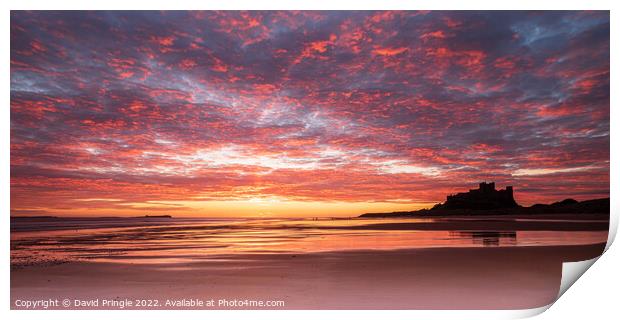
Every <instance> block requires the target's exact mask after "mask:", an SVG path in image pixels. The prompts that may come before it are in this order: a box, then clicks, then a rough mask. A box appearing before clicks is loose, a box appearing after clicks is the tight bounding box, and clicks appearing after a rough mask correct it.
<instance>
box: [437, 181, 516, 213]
mask: <svg viewBox="0 0 620 320" xmlns="http://www.w3.org/2000/svg"><path fill="white" fill-rule="evenodd" d="M518 207H520V206H519V205H518V204H517V202H516V201H515V199H514V197H513V191H512V186H507V187H506V189H502V190H495V182H489V183H486V182H481V183H480V185H479V188H478V189H471V190H469V192H460V193H457V194H453V195H449V196H448V197H447V198H446V202H444V203H440V204H437V205H435V206H434V207H433V209H432V210H436V209H448V210H452V209H471V210H489V209H504V208H518Z"/></svg>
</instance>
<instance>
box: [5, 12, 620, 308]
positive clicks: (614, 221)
mask: <svg viewBox="0 0 620 320" xmlns="http://www.w3.org/2000/svg"><path fill="white" fill-rule="evenodd" d="M7 2H8V1H5V2H3V4H2V7H3V9H4V10H3V15H2V20H3V24H2V27H3V29H4V32H3V33H2V36H3V38H4V39H3V40H4V43H5V49H4V50H3V52H2V55H3V58H4V60H3V61H5V63H4V65H3V66H2V67H3V68H2V75H1V77H2V80H3V83H4V84H5V88H6V89H5V91H4V92H3V95H4V101H5V104H4V107H3V108H2V111H0V112H2V113H1V116H0V135H1V138H0V150H2V152H0V164H1V169H0V185H1V187H2V192H0V204H1V205H2V208H3V209H4V210H2V212H3V215H4V217H3V219H4V220H3V221H4V224H3V228H2V230H3V231H2V232H3V235H4V239H5V242H4V246H2V249H1V250H2V251H1V252H2V255H3V257H4V261H3V263H1V264H0V272H1V273H2V275H1V279H2V280H3V281H2V282H1V283H2V284H3V285H4V286H5V287H4V288H3V289H4V290H1V291H0V292H1V296H0V305H1V306H3V307H2V310H1V312H2V313H4V314H5V316H4V317H3V318H4V319H30V318H34V319H83V318H92V319H107V318H108V317H110V316H127V317H132V316H134V317H135V316H138V315H141V316H142V315H146V316H148V317H149V318H152V319H170V318H172V317H182V318H184V319H205V318H217V319H238V318H252V319H290V318H299V319H315V318H317V317H321V318H323V317H338V318H340V317H346V318H349V317H351V318H357V319H375V318H377V317H382V318H394V319H400V318H412V317H420V318H424V319H446V318H458V319H500V318H517V317H528V316H533V315H536V314H539V313H541V312H543V311H545V310H546V309H547V307H542V308H537V309H530V310H516V311H511V310H507V311H496V310H493V311H409V310H407V311H234V310H233V311H176V310H174V311H150V312H149V313H148V315H147V314H145V313H143V311H105V312H102V311H9V310H8V309H9V304H10V298H9V293H10V286H9V285H8V284H9V280H10V277H9V265H10V261H9V245H8V244H9V243H10V234H9V221H8V219H9V212H10V210H9V208H10V205H9V201H10V199H9V198H10V197H9V196H10V192H9V185H10V179H9V177H10V157H9V153H8V152H7V151H8V150H10V120H9V119H10V108H9V105H10V94H9V92H10V65H9V61H10V48H9V45H8V44H10V11H9V10H75V9H80V10H87V9H88V10H103V9H124V10H199V9H203V10H239V9H250V10H258V9H260V10H287V9H288V10H290V9H298V10H373V9H376V10H396V9H402V10H414V9H416V10H611V20H612V23H611V29H612V30H611V34H612V35H614V34H616V35H617V34H618V32H617V31H618V30H617V27H616V24H615V22H616V21H617V17H618V14H616V10H615V6H614V4H615V3H614V2H613V1H603V0H589V1H576V0H563V1H540V0H512V1H491V0H468V1H463V0H439V1H438V0H416V1H412V0H393V1H389V0H384V1H376V0H347V1H334V0H329V1H328V0H314V1H300V0H270V1H264V2H263V3H259V2H258V1H251V0H226V1H219V2H215V1H209V2H206V1H188V0H175V1H165V0H151V1H148V2H146V1H145V2H139V1H135V2H134V3H129V2H128V1H126V0H125V1H121V0H108V1H105V2H103V3H96V2H94V1H83V0H65V1H59V0H57V1H44V0H36V1H35V0H20V1H19V2H18V1H13V2H12V3H7ZM617 52H618V50H617V43H616V42H614V41H613V37H612V42H611V56H614V53H617ZM611 71H612V72H611V84H612V86H613V84H614V83H616V81H614V77H615V75H617V74H618V73H617V71H618V70H617V67H616V64H614V63H613V60H612V65H611ZM612 93H613V90H612ZM617 102H618V99H617V95H614V94H612V96H611V105H612V106H614V105H617ZM615 125H618V115H617V112H615V111H614V109H613V108H612V109H611V128H612V129H611V130H612V132H613V131H614V128H615ZM610 147H611V151H612V152H611V163H612V164H613V163H615V160H616V159H618V154H619V152H620V151H618V150H620V143H618V140H612V141H611V146H610ZM618 181H619V180H618V170H617V168H615V167H614V166H613V165H612V167H611V208H612V214H611V226H610V235H609V239H610V241H609V242H608V247H609V245H610V244H611V240H613V238H614V237H615V234H616V231H617V226H618V212H620V211H619V210H618V209H620V202H619V201H617V199H618V198H617V195H618V190H617V189H618V188H617V182H618ZM611 251H614V250H611ZM616 251H617V250H616ZM601 260H605V261H606V262H605V263H606V264H609V265H607V266H605V267H606V268H605V270H607V272H609V274H607V277H610V278H611V279H615V278H617V277H616V276H615V274H614V273H613V270H618V268H619V266H620V263H619V261H618V260H619V259H618V254H617V253H614V256H613V257H604V258H602V259H601ZM613 263H615V267H613V265H612V264H613ZM595 269H597V266H595ZM598 269H603V268H598ZM598 276H603V275H598ZM601 279H607V278H606V277H604V276H603V277H602V278H599V281H602V280H601ZM607 284H608V283H607V282H606V281H605V282H602V283H599V284H598V287H595V288H596V289H594V290H597V289H601V290H597V291H599V293H600V294H604V293H601V292H608V294H614V293H615V292H617V289H616V288H615V287H612V289H611V291H609V286H608V285H607ZM617 284H618V283H617V280H616V281H615V285H617ZM613 285H614V284H612V286H613ZM568 295H571V290H569V292H568ZM582 296H583V297H592V298H591V299H590V300H591V301H590V305H596V303H593V301H600V300H601V299H602V297H601V296H598V294H597V293H592V294H591V295H582ZM609 301H611V300H609ZM587 303H588V301H583V300H580V301H579V303H576V304H572V305H564V306H562V307H565V308H564V309H565V311H564V312H561V310H560V312H555V311H554V314H555V315H556V316H558V317H559V318H563V317H566V316H568V317H570V318H572V317H571V315H572V314H573V311H574V310H582V308H583V307H584V304H585V305H586V306H587V305H588V304H587ZM559 304H562V303H559ZM560 307H561V306H556V307H554V308H553V309H559V308H560ZM598 307H601V306H600V305H599V306H598ZM586 308H587V307H586ZM607 308H608V310H609V313H604V312H603V313H600V312H598V314H600V315H607V317H606V318H608V319H611V318H612V317H613V316H611V315H615V314H616V313H617V312H616V311H617V310H616V309H615V308H614V306H613V305H608V307H607ZM612 308H613V309H612ZM597 310H599V311H600V309H597ZM550 316H551V315H550ZM545 318H549V317H545ZM549 319H550V318H549Z"/></svg>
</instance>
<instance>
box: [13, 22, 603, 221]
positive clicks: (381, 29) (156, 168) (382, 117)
mask: <svg viewBox="0 0 620 320" xmlns="http://www.w3.org/2000/svg"><path fill="white" fill-rule="evenodd" d="M609 58H610V57H609V13H608V12H600V11H590V12H526V11H505V12H475V11H473V12H450V11H441V12H415V11H411V12H409V11H381V12H348V11H325V12H293V11H267V12H254V11H253V12H236V11H200V12H183V11H178V12H146V11H145V12H132V13H129V12H81V11H76V12H46V11H39V12H25V11H15V12H12V13H11V106H10V107H11V183H12V188H11V198H12V202H11V206H12V209H13V210H14V211H15V210H17V211H15V212H18V211H19V210H48V211H49V210H56V211H54V212H59V211H60V210H63V209H62V208H73V209H72V210H81V209H83V210H104V211H105V212H106V213H113V212H116V211H118V210H122V209H123V208H127V207H131V206H130V205H123V204H127V203H147V201H192V199H196V198H197V197H198V198H205V199H210V200H213V201H216V200H218V199H219V200H227V201H232V200H234V199H249V198H253V197H254V198H257V197H258V198H261V197H263V198H277V199H294V200H295V201H315V202H316V201H345V202H351V203H353V202H371V201H375V202H376V201H385V202H390V201H394V199H409V201H410V203H411V204H412V205H415V204H417V203H432V202H438V201H442V200H443V198H444V196H445V194H446V193H451V192H455V191H458V190H463V189H467V188H470V187H471V186H472V185H475V184H476V183H477V182H478V181H479V180H480V181H482V180H486V181H493V180H494V181H496V182H497V183H498V184H500V185H501V184H511V185H514V186H515V190H516V194H517V196H518V198H519V201H520V202H521V203H524V204H531V203H534V202H549V201H556V200H558V199H561V198H564V197H576V198H580V199H581V198H583V199H585V198H591V197H603V196H608V194H609V129H610V128H609V107H610V106H609V91H610V87H609V61H610V60H609ZM549 177H553V181H549ZM567 184H569V185H570V186H571V188H567V187H565V185H567ZM34 199H37V200H36V201H35V200H34ZM78 199H115V200H119V201H107V202H106V201H78ZM219 200H218V201H219ZM37 202H39V203H37ZM41 203H44V204H45V208H43V209H40V208H39V207H41ZM35 207H36V208H35ZM80 208H81V209H80ZM106 210H107V211H106ZM104 211H101V212H104ZM23 212H27V211H23ZM97 212H100V211H97Z"/></svg>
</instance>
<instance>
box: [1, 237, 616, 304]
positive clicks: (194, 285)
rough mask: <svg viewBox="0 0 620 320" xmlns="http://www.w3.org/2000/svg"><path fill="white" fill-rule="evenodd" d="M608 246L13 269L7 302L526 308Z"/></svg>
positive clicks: (550, 295) (544, 299)
mask: <svg viewBox="0 0 620 320" xmlns="http://www.w3.org/2000/svg"><path fill="white" fill-rule="evenodd" d="M604 247H605V243H600V244H593V245H579V246H539V247H473V248H428V249H400V250H381V251H344V252H324V253H304V254H284V253H281V254H236V255H219V256H209V257H203V258H202V259H201V258H196V259H194V260H192V262H188V263H167V264H148V263H145V264H141V263H135V262H134V263H128V262H123V263H113V262H111V263H104V262H88V261H82V262H69V263H64V264H59V265H52V266H41V265H39V266H32V267H28V268H23V269H17V270H12V271H11V301H12V302H13V303H12V308H13V309H15V308H16V307H15V304H14V302H15V300H17V299H50V298H53V299H64V298H69V299H74V298H79V299H96V298H99V299H125V298H127V299H159V300H160V303H164V302H165V300H166V299H183V298H186V299H191V298H197V299H203V300H208V299H214V300H215V301H216V303H217V300H219V299H251V300H283V301H284V302H285V305H284V307H276V308H270V309H525V308H535V307H540V306H544V305H547V304H549V303H551V302H553V301H554V299H555V298H556V296H557V294H558V290H559V286H560V279H561V270H562V262H566V261H581V260H587V259H591V258H594V257H596V256H598V255H600V254H601V253H602V252H603V249H604ZM91 308H92V307H91ZM98 308H101V307H98ZM217 308H218V307H217V305H216V306H215V307H208V308H205V309H217ZM56 309H64V308H62V307H59V308H56ZM89 309H90V308H89ZM94 309H97V307H95V308H94ZM138 309H140V308H138ZM162 309H171V308H170V307H162ZM223 309H231V308H226V307H225V308H223ZM254 309H256V308H254Z"/></svg>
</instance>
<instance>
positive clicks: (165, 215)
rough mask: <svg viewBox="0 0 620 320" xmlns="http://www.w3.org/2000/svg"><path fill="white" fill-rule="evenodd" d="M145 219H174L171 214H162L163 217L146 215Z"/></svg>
mask: <svg viewBox="0 0 620 320" xmlns="http://www.w3.org/2000/svg"><path fill="white" fill-rule="evenodd" d="M144 218H172V216H171V215H169V214H162V215H148V214H147V215H145V216H144Z"/></svg>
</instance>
